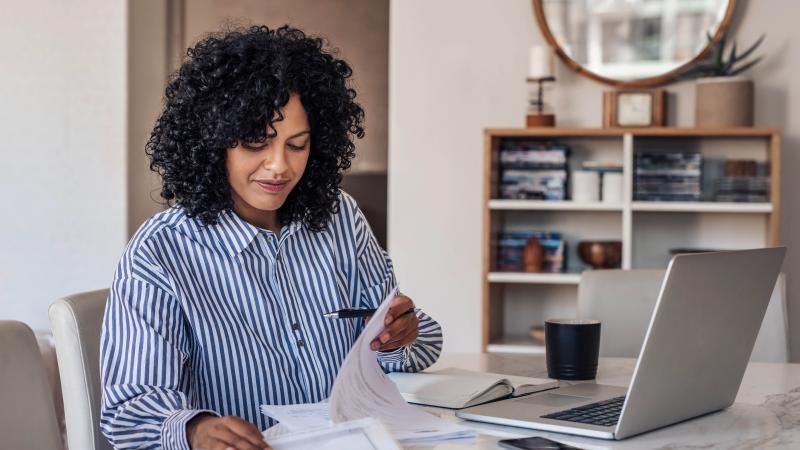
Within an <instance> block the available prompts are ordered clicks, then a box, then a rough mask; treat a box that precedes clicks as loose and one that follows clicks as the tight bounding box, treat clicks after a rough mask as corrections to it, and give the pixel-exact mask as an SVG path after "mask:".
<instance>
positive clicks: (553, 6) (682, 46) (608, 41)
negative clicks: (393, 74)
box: [533, 0, 736, 87]
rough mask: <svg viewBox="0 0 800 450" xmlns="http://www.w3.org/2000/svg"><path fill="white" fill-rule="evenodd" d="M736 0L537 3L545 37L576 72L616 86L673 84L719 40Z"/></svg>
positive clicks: (550, 0)
mask: <svg viewBox="0 0 800 450" xmlns="http://www.w3.org/2000/svg"><path fill="white" fill-rule="evenodd" d="M735 3H736V1H735V0H533V10H534V12H535V14H536V20H537V21H538V22H539V27H540V28H541V30H542V34H543V35H544V37H545V39H547V41H548V42H549V43H550V45H551V46H552V47H553V48H554V49H555V51H556V54H557V55H558V56H559V57H560V58H561V59H562V60H563V61H564V62H565V63H566V64H567V65H568V66H570V67H571V68H572V69H574V70H576V71H577V72H579V73H582V74H584V75H586V76H588V77H589V78H592V79H594V80H597V81H600V82H603V83H607V84H611V85H614V86H617V87H645V86H656V85H659V84H663V83H666V82H669V81H671V80H672V79H673V78H675V76H676V75H678V74H679V73H680V71H681V70H682V69H684V68H685V67H686V66H688V65H690V64H692V63H693V62H695V61H697V60H698V59H700V58H702V57H704V56H705V53H706V51H707V50H706V49H707V47H708V37H707V36H708V35H711V36H713V38H714V39H719V38H720V36H722V33H723V32H724V31H725V28H726V27H727V26H728V24H729V23H730V20H731V17H732V15H733V10H734V6H735Z"/></svg>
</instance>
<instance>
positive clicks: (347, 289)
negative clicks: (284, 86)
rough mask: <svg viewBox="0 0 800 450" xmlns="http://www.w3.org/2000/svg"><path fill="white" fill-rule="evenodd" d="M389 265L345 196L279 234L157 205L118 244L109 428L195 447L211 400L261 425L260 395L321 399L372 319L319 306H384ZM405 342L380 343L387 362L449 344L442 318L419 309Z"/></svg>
mask: <svg viewBox="0 0 800 450" xmlns="http://www.w3.org/2000/svg"><path fill="white" fill-rule="evenodd" d="M395 284H396V281H395V276H394V271H393V269H392V263H391V260H390V259H389V257H388V255H387V254H386V252H384V251H383V250H382V249H381V248H380V246H379V245H378V243H377V241H376V239H375V237H374V235H373V234H372V231H371V230H370V228H369V225H368V224H367V222H366V220H365V218H364V216H363V214H362V213H361V211H360V210H359V209H358V206H357V205H356V203H355V201H354V200H353V199H352V198H351V197H350V196H349V195H347V194H345V193H342V194H341V196H340V203H339V211H338V213H336V214H334V215H333V216H332V217H331V221H330V225H329V227H328V228H327V229H326V230H325V231H322V232H312V231H310V230H308V229H307V228H306V227H304V226H303V225H302V224H300V223H292V224H289V225H285V226H283V227H282V229H281V233H280V236H279V237H277V236H275V234H274V233H272V232H271V231H268V230H263V229H260V228H258V227H255V226H253V225H251V224H249V223H248V222H245V221H244V220H242V219H241V218H239V217H238V216H237V215H236V214H234V213H232V212H227V213H224V214H222V215H221V216H220V220H219V222H218V223H217V224H216V225H203V224H202V223H201V222H199V221H198V220H197V219H193V218H189V217H187V216H186V213H185V211H184V210H183V209H182V208H180V207H173V208H171V209H169V210H167V211H164V212H162V213H159V214H156V215H155V216H153V217H152V218H151V219H149V220H148V221H147V222H145V223H144V225H142V227H141V228H140V229H139V231H137V233H136V234H135V235H134V237H133V238H132V239H131V242H130V243H129V244H128V247H127V249H126V251H125V253H124V255H123V256H122V258H121V260H120V262H119V265H118V267H117V271H116V273H115V275H114V281H113V283H112V286H111V292H110V295H109V298H108V304H107V306H106V313H105V319H104V323H103V332H102V339H101V341H102V342H101V360H100V364H101V374H102V375H101V378H102V384H103V405H102V412H101V418H100V420H101V429H102V431H103V433H104V434H105V435H106V437H107V438H108V439H109V440H110V441H111V443H112V444H113V445H114V446H115V447H117V448H164V449H186V448H187V443H186V435H185V430H186V422H187V421H188V420H189V419H191V418H192V417H194V416H195V415H197V414H199V413H200V412H202V411H210V412H213V413H216V414H220V415H236V416H239V417H242V418H244V419H245V420H248V421H250V422H252V423H255V424H256V425H257V426H258V427H259V428H260V429H265V428H267V427H268V426H269V425H271V424H272V423H271V422H270V421H269V420H268V419H267V418H266V417H264V416H263V415H262V414H260V413H259V409H258V407H259V405H261V404H292V403H306V402H318V401H321V400H324V399H326V398H327V397H328V395H329V393H330V390H331V388H332V386H333V382H334V379H335V378H336V374H337V372H338V370H339V367H340V366H341V364H342V362H343V361H344V358H345V356H346V355H347V353H348V351H349V350H350V347H351V346H352V345H353V343H354V342H355V340H356V338H357V337H358V335H359V333H360V332H361V330H362V328H363V321H362V320H358V321H355V320H331V319H325V318H324V317H323V316H322V314H323V313H325V312H328V311H332V310H336V309H339V308H346V307H377V305H378V304H379V303H380V302H381V301H382V300H383V299H384V297H385V296H386V295H388V293H389V291H390V290H391V289H392V288H394V286H395ZM417 315H418V317H419V318H420V325H419V329H420V333H419V338H418V339H417V341H416V342H415V343H414V344H412V345H411V346H409V347H405V348H401V349H398V350H396V351H394V352H386V353H378V356H377V358H378V361H379V362H380V364H381V366H382V367H383V368H384V370H386V371H418V370H423V369H425V368H426V367H428V366H429V365H431V364H433V362H434V361H435V360H436V359H437V357H438V356H439V353H440V351H441V347H442V332H441V328H440V327H439V324H438V323H436V321H434V320H433V319H431V318H430V317H428V316H427V315H425V314H424V313H423V312H422V311H419V310H418V311H417Z"/></svg>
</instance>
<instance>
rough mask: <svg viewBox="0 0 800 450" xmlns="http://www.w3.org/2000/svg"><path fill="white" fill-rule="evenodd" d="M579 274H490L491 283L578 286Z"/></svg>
mask: <svg viewBox="0 0 800 450" xmlns="http://www.w3.org/2000/svg"><path fill="white" fill-rule="evenodd" d="M580 281H581V274H579V273H528V272H489V282H490V283H523V284H525V283H527V284H578V283H579V282H580Z"/></svg>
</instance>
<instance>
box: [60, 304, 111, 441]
mask: <svg viewBox="0 0 800 450" xmlns="http://www.w3.org/2000/svg"><path fill="white" fill-rule="evenodd" d="M107 298H108V289H101V290H98V291H92V292H85V293H81V294H76V295H73V296H70V297H66V298H63V299H61V300H58V301H56V302H55V303H53V304H52V305H50V311H49V313H50V326H51V327H52V329H53V337H54V338H55V341H56V355H57V356H58V368H59V377H60V378H61V390H62V392H63V396H64V413H65V416H66V422H67V443H68V447H69V448H70V449H74V450H111V449H112V447H111V444H109V443H108V440H106V438H105V436H103V434H102V433H101V432H100V401H101V390H100V331H101V329H102V325H103V314H104V312H105V307H106V299H107Z"/></svg>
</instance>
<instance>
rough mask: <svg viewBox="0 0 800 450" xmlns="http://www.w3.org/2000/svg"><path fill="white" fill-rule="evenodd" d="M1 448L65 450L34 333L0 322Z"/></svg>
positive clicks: (13, 323) (24, 327)
mask: <svg viewBox="0 0 800 450" xmlns="http://www.w3.org/2000/svg"><path fill="white" fill-rule="evenodd" d="M0 367H2V373H1V374H0V447H2V448H8V449H14V450H63V448H64V447H63V442H62V440H61V431H60V430H59V427H58V421H57V419H56V409H55V405H54V404H53V396H52V394H51V390H50V385H49V384H48V380H47V372H46V370H45V368H44V361H43V360H42V356H41V354H40V353H39V346H38V345H37V343H36V337H35V336H34V334H33V331H32V330H31V329H30V328H28V326H27V325H25V324H24V323H22V322H16V321H0Z"/></svg>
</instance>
